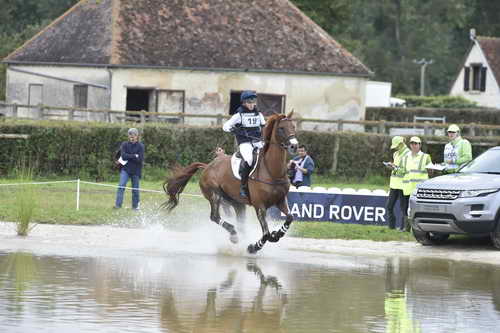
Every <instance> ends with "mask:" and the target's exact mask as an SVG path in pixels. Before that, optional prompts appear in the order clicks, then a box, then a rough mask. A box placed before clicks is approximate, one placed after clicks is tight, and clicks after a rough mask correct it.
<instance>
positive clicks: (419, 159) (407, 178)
mask: <svg viewBox="0 0 500 333" xmlns="http://www.w3.org/2000/svg"><path fill="white" fill-rule="evenodd" d="M421 148H422V141H421V140H420V138H419V137H418V136H413V137H411V139H410V151H411V152H410V153H409V154H407V155H406V156H405V157H404V159H403V162H402V167H403V169H404V170H405V174H404V177H403V198H404V200H405V201H406V204H405V205H406V207H407V208H408V201H409V199H410V194H411V193H412V192H413V191H414V190H415V189H416V188H417V184H418V183H420V182H423V181H424V180H427V179H429V174H428V171H427V169H426V166H427V165H428V164H430V163H432V160H431V156H430V155H429V154H426V153H424V152H423V151H422V150H421ZM403 222H404V223H403V226H402V227H401V228H400V229H399V230H400V231H410V224H409V221H408V216H407V214H406V212H403Z"/></svg>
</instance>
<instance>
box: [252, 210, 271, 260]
mask: <svg viewBox="0 0 500 333" xmlns="http://www.w3.org/2000/svg"><path fill="white" fill-rule="evenodd" d="M255 212H256V213H257V218H258V219H259V222H260V226H261V228H262V237H261V239H259V240H258V241H257V242H256V243H255V244H250V245H248V248H247V251H248V253H252V254H253V253H257V251H259V250H260V249H262V248H263V247H264V244H266V242H267V241H268V239H269V237H271V235H270V234H269V228H268V226H267V221H266V209H265V208H257V207H256V208H255Z"/></svg>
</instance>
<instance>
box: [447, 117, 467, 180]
mask: <svg viewBox="0 0 500 333" xmlns="http://www.w3.org/2000/svg"><path fill="white" fill-rule="evenodd" d="M448 138H449V139H450V142H449V143H447V144H446V146H444V164H445V166H446V168H445V169H444V170H443V173H455V172H457V170H458V169H459V168H460V167H461V166H462V165H464V164H465V163H467V162H469V161H470V160H472V147H471V144H470V142H469V141H468V140H466V139H464V138H462V137H461V136H460V128H459V127H458V126H457V125H455V124H453V125H450V126H449V127H448Z"/></svg>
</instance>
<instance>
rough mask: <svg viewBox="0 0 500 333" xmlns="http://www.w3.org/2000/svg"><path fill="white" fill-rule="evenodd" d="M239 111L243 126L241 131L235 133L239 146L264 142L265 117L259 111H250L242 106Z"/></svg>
mask: <svg viewBox="0 0 500 333" xmlns="http://www.w3.org/2000/svg"><path fill="white" fill-rule="evenodd" d="M237 111H238V115H239V116H240V124H241V126H240V130H239V131H238V132H236V133H235V134H236V140H237V141H238V144H242V143H244V142H258V141H262V126H264V125H265V119H264V116H263V115H262V114H261V113H260V112H259V111H257V109H254V110H253V111H250V110H248V109H247V108H245V107H243V106H240V107H239V108H238V110H237Z"/></svg>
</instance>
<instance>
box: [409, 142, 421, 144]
mask: <svg viewBox="0 0 500 333" xmlns="http://www.w3.org/2000/svg"><path fill="white" fill-rule="evenodd" d="M410 144H414V145H419V144H420V142H410Z"/></svg>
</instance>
